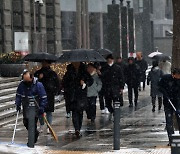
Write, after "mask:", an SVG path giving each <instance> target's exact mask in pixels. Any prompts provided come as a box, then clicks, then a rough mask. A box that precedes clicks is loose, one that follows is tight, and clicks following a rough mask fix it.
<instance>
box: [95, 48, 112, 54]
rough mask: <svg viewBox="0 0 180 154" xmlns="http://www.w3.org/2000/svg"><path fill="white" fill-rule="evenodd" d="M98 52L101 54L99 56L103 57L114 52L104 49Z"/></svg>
mask: <svg viewBox="0 0 180 154" xmlns="http://www.w3.org/2000/svg"><path fill="white" fill-rule="evenodd" d="M97 52H99V54H100V55H102V56H105V55H110V54H112V51H110V50H109V49H103V48H101V49H98V50H97Z"/></svg>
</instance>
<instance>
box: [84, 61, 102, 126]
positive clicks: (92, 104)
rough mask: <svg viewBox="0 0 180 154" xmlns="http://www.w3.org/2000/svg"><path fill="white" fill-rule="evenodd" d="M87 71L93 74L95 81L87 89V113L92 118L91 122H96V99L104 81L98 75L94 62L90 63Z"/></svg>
mask: <svg viewBox="0 0 180 154" xmlns="http://www.w3.org/2000/svg"><path fill="white" fill-rule="evenodd" d="M87 71H88V73H89V74H90V75H91V76H92V78H93V80H94V81H93V84H92V85H91V86H90V87H88V91H87V97H88V105H87V109H86V113H87V118H88V119H91V122H92V123H94V121H95V118H96V99H97V96H98V93H99V91H100V90H101V88H102V82H101V79H100V78H99V76H98V75H97V72H96V66H95V65H94V64H92V63H90V64H88V68H87Z"/></svg>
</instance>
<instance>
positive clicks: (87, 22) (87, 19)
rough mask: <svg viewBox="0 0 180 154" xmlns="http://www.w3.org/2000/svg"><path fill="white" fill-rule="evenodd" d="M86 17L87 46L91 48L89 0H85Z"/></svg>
mask: <svg viewBox="0 0 180 154" xmlns="http://www.w3.org/2000/svg"><path fill="white" fill-rule="evenodd" d="M85 2H86V3H85V14H86V16H85V18H86V48H87V49H89V48H90V38H89V37H90V36H89V10H88V0H86V1H85Z"/></svg>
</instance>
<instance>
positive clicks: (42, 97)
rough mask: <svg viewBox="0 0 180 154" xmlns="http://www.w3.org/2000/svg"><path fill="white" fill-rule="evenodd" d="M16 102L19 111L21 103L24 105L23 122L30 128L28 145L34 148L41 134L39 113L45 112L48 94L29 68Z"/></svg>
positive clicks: (23, 78) (19, 87)
mask: <svg viewBox="0 0 180 154" xmlns="http://www.w3.org/2000/svg"><path fill="white" fill-rule="evenodd" d="M15 104H16V110H17V112H20V111H21V105H22V106H23V123H24V126H25V127H26V129H27V130H28V143H27V146H28V147H31V148H33V147H34V144H35V143H36V142H37V139H38V136H39V132H38V130H37V121H38V114H44V109H45V108H46V105H47V95H46V92H45V89H44V86H43V85H42V83H40V82H38V81H37V79H36V78H34V77H33V76H32V74H31V73H30V72H29V71H27V70H25V71H24V72H23V74H22V81H21V82H20V84H19V86H18V88H17V93H16V102H15Z"/></svg>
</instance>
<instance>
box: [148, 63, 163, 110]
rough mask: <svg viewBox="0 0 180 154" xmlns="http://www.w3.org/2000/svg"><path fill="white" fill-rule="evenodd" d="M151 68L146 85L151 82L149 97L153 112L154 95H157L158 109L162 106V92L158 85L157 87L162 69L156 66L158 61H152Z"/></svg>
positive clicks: (154, 106)
mask: <svg viewBox="0 0 180 154" xmlns="http://www.w3.org/2000/svg"><path fill="white" fill-rule="evenodd" d="M152 65H153V66H152V69H151V71H150V72H149V74H148V77H147V85H149V83H150V82H151V92H150V95H151V99H152V106H153V107H152V112H155V108H156V97H158V104H159V107H158V110H161V106H162V93H161V92H160V91H159V87H158V82H159V80H160V78H161V77H162V75H163V72H162V70H160V68H159V67H158V62H157V61H153V64H152Z"/></svg>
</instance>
